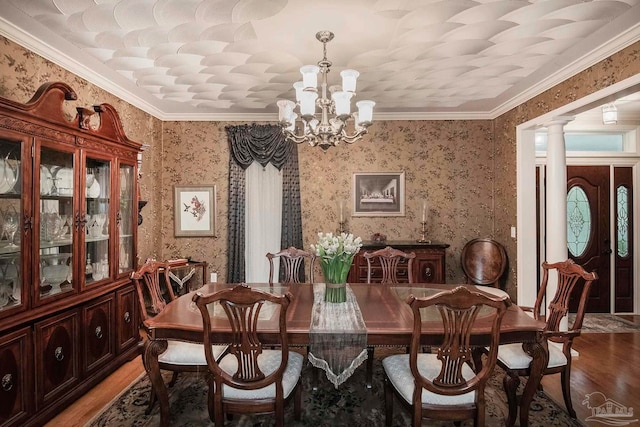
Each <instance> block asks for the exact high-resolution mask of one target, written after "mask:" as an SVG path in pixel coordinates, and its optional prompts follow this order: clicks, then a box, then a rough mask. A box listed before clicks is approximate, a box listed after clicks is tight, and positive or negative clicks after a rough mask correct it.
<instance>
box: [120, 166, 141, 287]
mask: <svg viewBox="0 0 640 427" xmlns="http://www.w3.org/2000/svg"><path fill="white" fill-rule="evenodd" d="M133 173H134V170H133V166H131V165H124V164H122V165H120V181H119V182H120V200H119V203H120V209H119V210H118V214H117V220H118V274H120V273H127V272H130V271H133V258H134V256H133V247H134V245H133V226H134V221H135V219H136V216H137V214H136V210H135V209H134V206H133V205H134V183H135V177H134V176H133Z"/></svg>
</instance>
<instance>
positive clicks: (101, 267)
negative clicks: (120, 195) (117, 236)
mask: <svg viewBox="0 0 640 427" xmlns="http://www.w3.org/2000/svg"><path fill="white" fill-rule="evenodd" d="M85 175H86V179H85V186H86V220H87V222H86V224H85V252H84V253H85V258H86V259H85V267H84V280H85V284H87V285H90V284H92V283H95V282H99V281H101V280H104V279H108V278H109V277H110V276H111V274H110V268H109V254H110V253H111V251H110V250H109V249H110V244H109V242H110V233H109V230H110V227H109V221H110V219H111V215H110V212H111V200H110V196H111V163H110V162H109V161H105V160H97V159H92V158H90V157H87V161H86V170H85Z"/></svg>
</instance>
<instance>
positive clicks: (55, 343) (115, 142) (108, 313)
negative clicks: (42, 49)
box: [0, 83, 141, 427]
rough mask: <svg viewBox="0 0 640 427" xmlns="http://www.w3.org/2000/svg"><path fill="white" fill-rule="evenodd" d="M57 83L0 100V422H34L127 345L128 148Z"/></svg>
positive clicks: (133, 169) (132, 319)
mask: <svg viewBox="0 0 640 427" xmlns="http://www.w3.org/2000/svg"><path fill="white" fill-rule="evenodd" d="M76 99H77V96H76V94H75V92H74V91H73V89H71V87H69V86H68V85H66V84H65V83H47V84H44V85H42V86H41V87H40V88H39V89H38V91H37V92H36V94H35V95H34V96H33V98H31V100H29V101H28V102H27V103H25V104H22V103H18V102H15V101H12V100H8V99H4V98H0V382H1V383H0V426H3V427H5V426H18V425H19V426H36V425H42V424H44V423H45V422H46V421H48V420H49V419H51V417H52V416H53V415H55V414H56V413H58V412H60V411H61V410H62V409H64V408H65V407H66V406H68V405H69V404H70V403H72V402H73V401H75V400H76V399H77V398H78V397H79V396H81V395H82V394H84V393H86V392H87V390H89V389H90V388H91V387H93V386H94V385H96V384H97V383H98V382H99V381H100V380H102V379H103V378H104V377H106V376H107V375H108V374H110V373H111V372H113V371H114V370H115V369H116V368H117V367H118V366H120V365H121V364H122V363H124V362H125V361H127V360H130V359H132V358H133V357H135V356H136V355H137V354H138V343H139V341H140V336H139V332H138V313H137V308H136V299H135V298H136V296H135V294H134V288H133V285H132V283H131V281H130V279H129V276H130V274H131V272H132V271H133V270H134V268H136V261H137V257H136V242H137V238H136V236H137V216H138V212H137V200H138V194H137V192H138V190H137V189H138V186H137V154H138V153H139V152H140V151H141V150H140V148H141V144H139V143H137V142H134V141H131V140H129V139H128V138H127V137H126V136H125V133H124V131H123V128H122V124H121V122H120V118H119V116H118V114H117V112H116V111H115V109H114V108H113V107H112V106H111V105H109V104H101V105H97V106H94V107H92V108H91V109H89V108H83V107H76V114H75V118H73V119H67V117H66V116H65V113H64V107H65V104H66V103H67V102H70V101H74V100H76Z"/></svg>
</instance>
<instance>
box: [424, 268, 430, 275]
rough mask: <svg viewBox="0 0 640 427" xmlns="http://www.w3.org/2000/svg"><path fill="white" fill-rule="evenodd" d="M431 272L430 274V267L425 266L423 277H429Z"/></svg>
mask: <svg viewBox="0 0 640 427" xmlns="http://www.w3.org/2000/svg"><path fill="white" fill-rule="evenodd" d="M431 274H432V271H431V267H425V269H424V277H431Z"/></svg>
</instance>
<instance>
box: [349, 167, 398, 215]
mask: <svg viewBox="0 0 640 427" xmlns="http://www.w3.org/2000/svg"><path fill="white" fill-rule="evenodd" d="M404 192H405V182H404V172H355V173H354V174H353V213H352V216H404V215H405V207H404V202H405V194H404Z"/></svg>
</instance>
